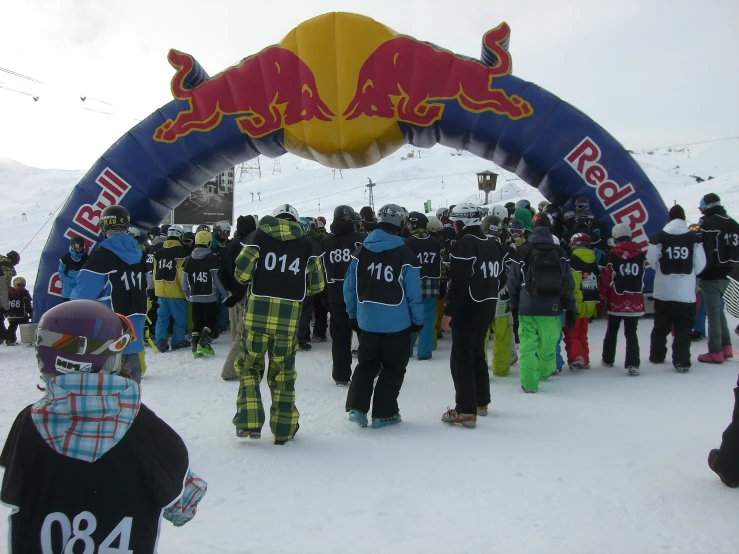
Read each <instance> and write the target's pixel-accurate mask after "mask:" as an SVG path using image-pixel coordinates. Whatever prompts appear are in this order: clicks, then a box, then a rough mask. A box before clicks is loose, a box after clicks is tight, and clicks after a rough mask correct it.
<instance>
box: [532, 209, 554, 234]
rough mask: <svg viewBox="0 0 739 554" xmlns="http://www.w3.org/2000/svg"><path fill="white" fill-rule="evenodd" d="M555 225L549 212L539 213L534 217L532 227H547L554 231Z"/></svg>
mask: <svg viewBox="0 0 739 554" xmlns="http://www.w3.org/2000/svg"><path fill="white" fill-rule="evenodd" d="M553 225H554V220H553V219H552V214H549V213H547V212H539V213H537V214H536V215H535V216H534V219H533V222H532V225H531V226H532V227H546V228H547V229H549V230H550V231H551V230H552V227H553Z"/></svg>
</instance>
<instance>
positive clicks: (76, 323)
mask: <svg viewBox="0 0 739 554" xmlns="http://www.w3.org/2000/svg"><path fill="white" fill-rule="evenodd" d="M134 340H136V334H135V333H134V331H133V326H132V325H131V322H130V321H129V320H128V319H127V318H126V317H125V316H122V315H119V314H117V313H115V312H114V311H113V310H111V309H110V308H108V307H107V306H106V305H105V304H101V303H100V302H95V301H94V300H72V301H71V302H64V303H62V304H59V305H58V306H55V307H53V308H52V309H50V310H49V311H48V312H46V313H45V314H44V315H43V316H41V320H40V321H39V323H38V328H37V330H36V359H37V360H38V365H39V370H40V371H41V373H42V375H43V376H44V378H47V379H51V378H53V377H55V376H57V375H66V374H67V373H98V372H103V373H118V372H119V371H120V368H121V352H122V351H123V349H124V348H125V347H126V346H127V345H128V344H130V343H131V342H133V341H134Z"/></svg>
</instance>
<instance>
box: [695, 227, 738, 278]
mask: <svg viewBox="0 0 739 554" xmlns="http://www.w3.org/2000/svg"><path fill="white" fill-rule="evenodd" d="M701 232H702V233H704V234H705V235H708V234H709V233H710V234H712V235H713V236H715V237H716V254H715V255H716V259H715V260H708V264H709V265H710V264H712V263H713V264H716V265H719V266H732V265H735V264H737V263H739V224H737V222H736V221H734V220H733V219H731V218H730V217H728V216H721V215H713V216H710V217H708V218H706V219H705V220H704V221H703V224H702V225H701Z"/></svg>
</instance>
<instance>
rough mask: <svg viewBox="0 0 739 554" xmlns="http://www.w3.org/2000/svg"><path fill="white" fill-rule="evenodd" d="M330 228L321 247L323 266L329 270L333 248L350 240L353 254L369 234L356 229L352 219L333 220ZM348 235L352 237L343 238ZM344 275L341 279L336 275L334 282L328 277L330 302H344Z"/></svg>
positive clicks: (327, 284) (327, 288)
mask: <svg viewBox="0 0 739 554" xmlns="http://www.w3.org/2000/svg"><path fill="white" fill-rule="evenodd" d="M329 230H330V231H331V232H330V233H329V234H327V235H326V237H325V238H324V239H323V241H322V242H321V248H323V267H324V269H327V270H328V268H327V265H328V264H329V263H331V252H332V251H333V250H336V249H337V248H338V247H339V245H340V244H344V243H346V242H349V243H350V245H349V246H348V248H349V250H350V254H352V253H354V251H355V250H356V249H357V247H358V246H359V245H361V244H362V243H363V242H364V239H366V238H367V235H365V234H364V233H361V232H359V231H357V230H355V228H354V224H353V223H352V222H351V221H345V220H342V219H339V220H336V221H333V222H332V223H331V225H330V227H329ZM348 235H351V238H349V239H346V240H341V239H342V238H343V237H346V236H348ZM343 254H344V252H343V249H342V256H343ZM347 271H348V268H347ZM345 275H346V274H345ZM327 277H328V273H327ZM343 277H344V275H342V279H341V280H339V278H338V276H335V279H334V281H333V282H332V281H330V280H329V279H328V278H327V279H326V292H327V293H328V294H327V295H328V301H329V303H332V302H333V303H337V304H343V303H344V280H343Z"/></svg>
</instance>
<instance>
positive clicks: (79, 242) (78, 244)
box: [69, 235, 85, 254]
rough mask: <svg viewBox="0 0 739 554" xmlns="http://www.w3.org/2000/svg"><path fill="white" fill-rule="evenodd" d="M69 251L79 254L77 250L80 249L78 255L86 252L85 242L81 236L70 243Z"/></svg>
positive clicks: (72, 239)
mask: <svg viewBox="0 0 739 554" xmlns="http://www.w3.org/2000/svg"><path fill="white" fill-rule="evenodd" d="M69 249H70V250H73V251H75V252H77V249H79V252H77V253H78V254H80V253H82V252H84V251H85V241H84V239H83V238H82V237H80V236H79V235H77V236H74V237H72V238H71V239H70V241H69Z"/></svg>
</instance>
